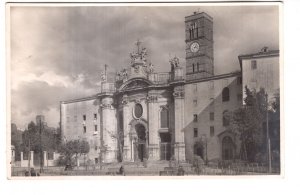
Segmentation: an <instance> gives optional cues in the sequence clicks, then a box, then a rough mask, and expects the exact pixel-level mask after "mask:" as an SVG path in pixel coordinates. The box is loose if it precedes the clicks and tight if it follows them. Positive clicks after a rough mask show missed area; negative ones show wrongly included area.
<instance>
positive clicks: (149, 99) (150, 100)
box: [147, 95, 158, 102]
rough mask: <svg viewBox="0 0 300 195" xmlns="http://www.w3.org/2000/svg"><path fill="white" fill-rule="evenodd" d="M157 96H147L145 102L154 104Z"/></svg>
mask: <svg viewBox="0 0 300 195" xmlns="http://www.w3.org/2000/svg"><path fill="white" fill-rule="evenodd" d="M157 99H158V98H157V96H156V95H148V96H147V102H156V101H157Z"/></svg>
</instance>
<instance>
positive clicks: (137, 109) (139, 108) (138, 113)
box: [134, 104, 143, 118]
mask: <svg viewBox="0 0 300 195" xmlns="http://www.w3.org/2000/svg"><path fill="white" fill-rule="evenodd" d="M142 115H143V106H142V105H141V104H136V105H135V107H134V116H135V117H136V118H141V117H142Z"/></svg>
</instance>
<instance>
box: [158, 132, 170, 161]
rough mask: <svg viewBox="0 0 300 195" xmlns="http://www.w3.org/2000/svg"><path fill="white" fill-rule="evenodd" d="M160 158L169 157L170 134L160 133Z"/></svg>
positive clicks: (167, 158)
mask: <svg viewBox="0 0 300 195" xmlns="http://www.w3.org/2000/svg"><path fill="white" fill-rule="evenodd" d="M160 140H161V142H160V160H170V159H171V134H170V133H160Z"/></svg>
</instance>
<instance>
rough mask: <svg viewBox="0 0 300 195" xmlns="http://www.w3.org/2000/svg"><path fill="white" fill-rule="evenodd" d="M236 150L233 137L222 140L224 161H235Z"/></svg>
mask: <svg viewBox="0 0 300 195" xmlns="http://www.w3.org/2000/svg"><path fill="white" fill-rule="evenodd" d="M234 149H235V145H234V143H233V141H232V139H231V137H229V136H226V137H224V138H223V140H222V159H223V160H232V159H234Z"/></svg>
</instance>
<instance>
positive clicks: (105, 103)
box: [101, 97, 118, 162]
mask: <svg viewBox="0 0 300 195" xmlns="http://www.w3.org/2000/svg"><path fill="white" fill-rule="evenodd" d="M112 104H113V99H112V97H105V98H103V99H102V104H101V106H102V120H103V140H104V145H107V151H106V153H105V154H103V157H104V158H103V160H104V162H117V149H118V147H117V143H118V142H117V140H116V139H114V138H113V136H116V135H117V128H116V116H115V113H116V111H115V108H113V105H112Z"/></svg>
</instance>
